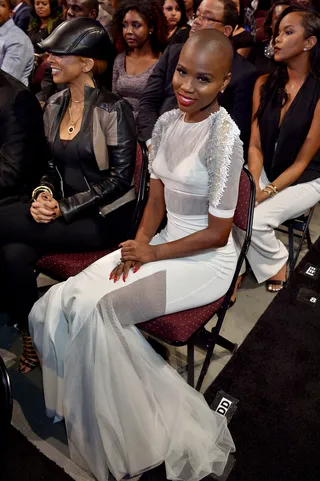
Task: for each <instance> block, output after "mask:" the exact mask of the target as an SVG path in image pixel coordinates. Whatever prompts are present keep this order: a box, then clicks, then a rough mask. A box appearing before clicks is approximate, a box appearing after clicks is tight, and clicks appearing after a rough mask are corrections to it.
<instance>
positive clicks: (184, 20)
mask: <svg viewBox="0 0 320 481" xmlns="http://www.w3.org/2000/svg"><path fill="white" fill-rule="evenodd" d="M161 5H162V9H163V13H164V16H165V17H166V19H167V24H168V41H169V42H170V43H171V44H172V43H185V42H186V41H187V40H188V38H189V32H190V26H189V25H188V17H187V13H186V6H185V3H184V0H161Z"/></svg>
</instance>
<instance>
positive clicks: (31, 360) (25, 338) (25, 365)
mask: <svg viewBox="0 0 320 481" xmlns="http://www.w3.org/2000/svg"><path fill="white" fill-rule="evenodd" d="M21 337H22V343H23V353H22V356H21V358H20V364H19V372H21V374H28V373H29V372H31V371H32V370H33V369H35V368H36V367H38V366H40V361H39V357H38V354H37V352H36V350H35V349H34V347H33V344H32V340H31V336H30V333H29V331H26V330H23V331H21Z"/></svg>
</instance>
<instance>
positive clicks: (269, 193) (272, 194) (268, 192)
mask: <svg viewBox="0 0 320 481" xmlns="http://www.w3.org/2000/svg"><path fill="white" fill-rule="evenodd" d="M262 192H265V193H266V194H268V195H269V196H270V197H274V196H275V193H274V192H273V190H272V189H268V187H265V188H264V189H263V190H262Z"/></svg>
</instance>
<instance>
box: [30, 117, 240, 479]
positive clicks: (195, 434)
mask: <svg viewBox="0 0 320 481" xmlns="http://www.w3.org/2000/svg"><path fill="white" fill-rule="evenodd" d="M153 141H154V144H153V149H154V150H153V159H152V164H151V173H152V176H153V177H154V178H159V179H161V180H162V182H163V183H164V185H165V199H166V205H167V217H168V223H167V226H166V228H165V229H164V230H163V231H162V232H161V233H160V234H159V235H157V236H156V237H155V238H154V239H153V241H152V243H153V244H155V243H163V242H168V241H173V240H176V239H180V238H182V237H184V236H187V235H190V234H192V233H193V232H196V231H199V230H201V229H204V228H206V227H207V225H208V211H209V212H210V213H211V214H212V215H215V216H218V217H225V218H227V217H232V216H233V212H234V209H235V206H236V202H237V195H238V185H239V178H240V172H241V168H242V161H243V159H242V144H241V141H240V140H239V135H238V129H237V127H236V126H235V124H234V123H233V121H232V120H231V119H230V117H229V116H228V114H227V113H226V111H225V110H224V109H222V108H221V109H220V110H219V112H218V113H216V114H213V115H211V116H210V117H209V118H208V119H207V120H205V121H203V122H200V123H197V124H190V123H186V122H185V121H184V117H183V115H182V114H181V113H180V111H172V112H169V113H168V114H164V116H162V117H161V118H160V119H159V121H158V123H157V126H156V128H155V133H154V137H153ZM119 259H120V251H116V252H114V253H112V254H110V255H108V256H106V257H104V258H102V259H100V260H98V261H97V262H95V263H94V264H93V265H91V266H90V267H88V268H87V269H86V270H84V271H83V272H81V273H80V274H79V275H77V276H76V277H74V278H70V279H69V280H68V281H66V282H63V283H60V284H57V285H55V286H53V287H52V288H51V289H50V290H49V291H48V292H47V293H46V295H44V296H43V297H42V298H41V299H40V300H39V301H38V302H37V303H36V304H35V305H34V307H33V309H32V311H31V313H30V330H31V334H32V336H33V340H34V343H35V346H36V348H37V350H38V351H39V355H40V358H41V361H42V368H43V383H44V394H45V403H46V408H47V414H48V415H49V416H51V417H54V418H55V420H56V421H57V420H61V419H63V418H64V419H65V422H66V427H67V434H68V442H69V447H70V454H71V457H72V459H73V460H74V461H75V462H76V463H78V464H79V465H81V466H82V467H84V468H85V469H87V470H89V471H90V472H91V473H93V475H94V476H95V477H96V478H97V479H98V480H99V481H105V480H107V479H108V470H110V471H111V472H112V474H113V475H114V477H115V478H116V479H117V480H121V479H122V478H123V477H125V476H126V475H129V476H134V475H137V474H139V473H141V472H143V471H145V470H147V469H149V468H151V467H153V466H156V465H158V464H160V463H162V462H163V461H165V464H166V470H167V477H168V479H182V480H184V481H198V480H200V479H201V478H203V477H204V476H206V475H208V474H210V473H212V472H215V473H217V474H221V473H222V471H223V469H224V466H225V464H226V462H227V459H228V455H229V452H230V451H232V450H233V449H234V445H233V441H232V438H231V435H230V433H229V430H228V427H227V424H226V419H225V418H224V417H223V416H220V415H219V414H216V413H214V412H213V411H211V410H210V408H209V407H208V405H207V404H206V402H205V400H204V398H203V396H202V395H200V394H199V393H198V392H196V391H195V390H194V389H192V388H191V387H190V386H188V385H187V383H186V382H185V381H184V380H183V379H182V378H181V377H180V376H179V375H178V374H177V373H176V371H174V370H173V369H172V368H171V367H170V366H169V365H168V364H167V363H166V362H165V361H164V360H163V359H162V358H161V357H160V356H158V355H157V354H156V353H155V352H154V351H153V349H152V348H151V347H150V346H149V344H148V343H147V341H146V340H145V339H144V337H143V336H142V335H141V334H140V332H139V330H138V328H137V327H135V324H137V323H139V322H142V321H147V320H150V319H153V318H155V317H157V316H159V315H163V314H168V313H172V312H176V311H180V310H184V309H189V308H192V307H198V306H201V305H204V304H207V303H209V302H212V301H214V300H215V299H217V298H219V297H221V296H222V295H223V294H224V293H225V292H226V291H227V289H228V287H229V285H230V282H231V279H232V276H233V273H234V270H235V266H236V261H237V256H236V252H235V248H234V244H233V239H232V236H230V238H229V241H228V243H227V245H226V246H225V247H223V248H220V249H209V250H207V251H205V252H201V253H199V254H195V255H193V256H190V257H185V258H180V259H172V260H163V261H158V262H153V263H149V264H145V265H143V266H142V268H141V269H140V270H139V271H138V272H137V273H136V274H134V273H133V272H131V273H130V274H129V278H128V280H127V282H126V283H124V282H123V281H122V280H120V281H119V282H117V283H114V282H113V281H110V280H109V274H110V272H111V270H112V269H113V268H114V267H115V265H116V264H117V262H118V261H119Z"/></svg>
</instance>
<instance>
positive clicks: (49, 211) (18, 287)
mask: <svg viewBox="0 0 320 481" xmlns="http://www.w3.org/2000/svg"><path fill="white" fill-rule="evenodd" d="M86 30H90V35H87V36H84V33H85V32H86ZM41 46H42V48H43V49H45V50H46V51H47V52H49V53H50V55H49V59H48V60H49V63H50V65H51V67H52V74H53V79H54V81H55V82H57V83H66V84H68V85H69V88H67V89H66V90H63V91H61V92H59V93H57V94H55V95H54V96H53V97H51V98H50V99H49V101H48V103H47V106H46V109H45V113H44V120H45V129H46V135H47V139H48V142H49V145H50V147H51V151H52V160H51V161H50V162H49V169H48V172H47V173H46V175H44V176H43V178H42V181H41V185H40V186H38V187H36V186H35V190H34V192H33V203H32V204H31V206H30V204H27V203H26V204H23V203H16V204H13V205H10V206H6V207H2V208H0V222H1V226H2V227H1V232H0V266H1V271H0V275H1V277H0V281H1V293H2V294H4V295H3V298H4V299H5V307H6V310H7V311H8V313H9V316H10V319H11V322H12V323H18V326H19V328H20V330H21V331H22V333H23V340H24V354H23V356H22V358H21V364H20V370H21V371H22V372H29V371H30V370H31V369H32V368H33V367H35V366H36V365H37V356H36V353H35V352H34V351H33V350H32V348H30V338H29V337H28V336H29V334H28V314H29V311H30V309H31V307H32V305H33V304H34V302H35V301H36V300H37V298H38V291H37V284H36V277H35V274H34V269H35V264H36V262H37V260H38V259H39V257H40V256H42V255H43V254H45V253H48V252H76V251H87V250H100V249H105V248H107V247H109V246H110V244H112V245H114V243H115V242H118V241H119V242H120V241H121V240H123V239H125V238H126V235H127V229H128V226H129V225H130V220H131V215H132V212H133V206H134V198H135V194H134V188H133V187H132V179H133V172H134V165H135V154H136V128H135V123H134V119H133V114H132V110H131V107H130V105H129V104H128V103H127V102H126V101H125V100H122V99H121V98H120V97H118V96H116V95H114V94H112V93H110V92H108V91H106V90H104V89H99V88H98V87H97V85H96V82H95V76H96V75H97V74H98V73H99V72H101V71H102V70H103V69H104V68H105V67H106V59H107V58H108V51H110V40H109V37H108V35H107V33H106V31H105V30H104V29H103V27H102V26H101V25H100V23H99V22H97V21H95V20H93V19H89V18H77V19H74V20H70V21H69V22H65V23H63V24H61V25H59V27H57V29H56V30H55V31H54V32H53V33H52V34H51V35H50V36H49V37H48V38H47V39H46V40H45V41H44V42H43V43H42V44H41ZM66 52H68V54H67V55H66ZM17 293H18V294H17ZM17 295H18V302H17Z"/></svg>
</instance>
